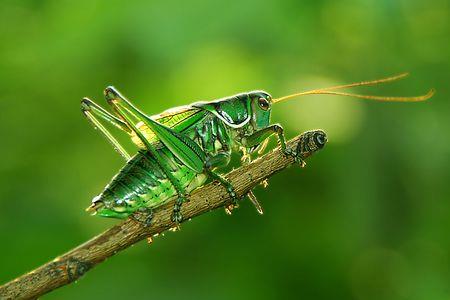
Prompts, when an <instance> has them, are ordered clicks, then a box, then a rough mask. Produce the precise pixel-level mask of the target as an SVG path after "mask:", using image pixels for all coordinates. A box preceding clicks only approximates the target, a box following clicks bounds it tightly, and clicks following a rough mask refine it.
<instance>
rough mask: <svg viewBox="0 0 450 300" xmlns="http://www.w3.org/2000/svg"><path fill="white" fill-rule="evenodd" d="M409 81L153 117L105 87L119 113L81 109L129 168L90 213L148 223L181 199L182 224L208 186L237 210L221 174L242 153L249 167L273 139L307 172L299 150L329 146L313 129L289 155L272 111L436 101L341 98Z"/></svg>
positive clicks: (264, 96)
mask: <svg viewBox="0 0 450 300" xmlns="http://www.w3.org/2000/svg"><path fill="white" fill-rule="evenodd" d="M406 75H407V74H400V75H397V76H393V77H388V78H384V79H379V80H373V81H364V82H358V83H353V84H347V85H340V86H334V87H329V88H323V89H316V90H311V91H307V92H302V93H297V94H292V95H289V96H285V97H281V98H278V99H273V98H272V96H271V95H270V94H268V93H266V92H264V91H252V92H247V93H241V94H237V95H234V96H230V97H226V98H222V99H219V100H214V101H209V102H196V103H193V104H190V105H187V106H182V107H177V108H173V109H170V110H168V111H166V112H163V113H162V114H159V115H154V116H148V115H146V114H144V113H143V112H142V111H140V110H139V109H138V108H136V107H135V106H134V105H133V104H132V103H131V102H130V101H128V100H127V99H126V98H125V97H123V96H122V95H121V94H120V93H119V92H118V91H117V90H116V89H115V88H113V87H108V88H106V89H105V92H104V94H105V98H106V100H107V102H108V104H109V105H110V106H111V107H112V110H113V112H114V114H111V113H109V112H108V111H106V110H105V109H103V108H101V107H100V106H99V105H97V104H95V103H94V102H92V101H91V100H89V99H88V98H84V99H83V100H82V102H81V108H82V111H83V113H84V115H85V116H86V117H87V118H88V119H89V121H90V122H91V123H92V124H93V125H94V127H95V128H97V129H99V130H100V132H101V133H102V134H103V135H104V136H105V137H106V138H107V140H108V141H109V142H110V143H111V144H112V145H113V146H114V148H115V149H116V151H117V152H118V153H119V154H120V155H121V156H122V157H123V158H124V159H125V160H126V161H127V162H126V164H125V166H124V167H123V168H122V169H121V170H120V172H119V173H118V174H117V175H116V176H115V177H114V178H113V179H112V181H111V182H110V183H109V184H108V185H107V186H106V187H105V189H104V190H103V192H102V193H101V194H100V195H98V196H96V197H94V199H93V200H92V205H91V206H90V207H88V209H87V210H88V211H90V212H92V213H93V214H97V215H100V216H103V217H113V218H122V219H123V218H127V217H129V216H130V215H132V216H133V217H135V216H139V215H144V216H145V217H144V219H143V220H142V219H141V220H140V221H143V222H145V223H146V224H149V223H150V222H151V212H152V210H153V209H155V208H156V207H159V206H161V205H163V204H164V203H166V202H167V201H168V200H169V199H170V198H171V197H174V196H176V197H177V200H176V203H175V205H174V208H173V214H172V221H173V222H175V223H177V224H178V223H179V222H181V221H182V215H181V205H182V204H183V202H185V201H186V200H187V199H188V197H189V193H190V192H191V191H192V190H194V189H196V188H198V187H200V186H202V185H203V184H204V183H205V182H206V181H207V180H208V179H210V180H217V181H218V182H219V183H220V184H222V185H223V186H224V187H225V188H226V189H227V191H228V193H229V194H230V196H231V198H232V199H233V203H232V207H233V206H236V205H237V200H238V198H239V196H238V195H237V194H236V193H235V191H234V188H233V186H232V185H231V184H230V183H229V182H228V181H227V179H226V178H225V177H223V176H222V175H221V174H220V173H219V172H218V170H217V169H218V168H219V167H224V166H227V165H228V164H229V162H230V157H231V154H232V153H235V152H242V154H243V160H248V159H249V157H250V154H251V153H254V152H257V153H258V154H261V153H262V152H263V151H264V148H265V147H266V145H267V141H268V139H269V137H271V136H273V135H276V137H277V138H278V142H279V144H280V146H281V149H282V151H283V152H284V154H285V155H286V156H293V157H294V158H295V159H296V160H298V161H299V162H300V163H301V164H302V165H304V162H303V161H302V160H301V155H300V151H304V152H305V151H306V152H307V151H310V152H315V151H317V150H319V149H320V148H322V147H323V145H324V144H325V143H326V135H325V133H324V132H323V131H321V130H315V131H311V132H309V134H308V135H307V137H306V138H307V139H308V140H307V141H306V142H305V143H304V144H305V145H307V147H306V148H304V149H299V148H297V149H289V148H287V147H286V140H285V136H284V131H283V127H282V126H281V125H279V124H272V125H271V124H270V116H271V110H272V105H273V104H275V103H278V102H281V101H284V100H288V99H291V98H294V97H298V96H304V95H312V94H316V95H317V94H329V95H341V96H351V97H356V98H361V99H370V100H378V101H402V102H414V101H424V100H427V99H429V98H430V97H431V96H432V94H433V91H430V92H429V93H428V94H426V95H423V96H418V97H383V96H372V95H361V94H352V93H347V92H340V91H337V90H341V89H344V88H352V87H356V86H369V85H375V84H380V83H386V82H391V81H395V80H398V79H401V78H403V77H405V76H406ZM103 123H108V124H110V125H112V126H114V127H117V128H118V129H120V130H122V131H123V132H125V133H127V134H128V135H130V137H131V139H132V141H133V142H134V143H135V144H136V145H137V147H138V148H139V151H138V152H137V154H135V155H134V156H132V157H131V156H130V155H129V154H128V153H127V152H126V150H125V149H124V148H123V147H122V146H121V145H120V143H119V142H118V141H117V139H116V138H115V137H114V136H113V135H112V134H111V133H110V132H109V130H108V129H107V128H106V127H105V126H104V125H103ZM248 196H249V198H250V200H252V202H253V203H254V204H255V206H256V207H257V209H258V211H259V212H262V209H261V206H260V205H259V203H258V202H257V200H256V198H255V196H254V194H253V193H252V192H250V193H249V195H248Z"/></svg>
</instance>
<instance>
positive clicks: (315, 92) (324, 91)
mask: <svg viewBox="0 0 450 300" xmlns="http://www.w3.org/2000/svg"><path fill="white" fill-rule="evenodd" d="M408 75H409V73H402V74H399V75H395V76H391V77H387V78H382V79H377V80H371V81H361V82H356V83H351V84H344V85H337V86H332V87H328V88H323V89H316V90H311V91H306V92H301V93H296V94H292V95H288V96H284V97H281V98H277V99H273V100H272V103H278V102H281V101H284V100H288V99H291V98H294V97H299V96H306V95H339V96H348V97H355V98H359V99H368V100H375V101H385V102H419V101H425V100H428V99H430V98H431V97H432V96H433V95H434V93H435V91H434V89H431V90H430V91H428V93H426V94H425V95H421V96H415V97H390V96H374V95H360V94H352V93H345V92H335V90H339V89H344V88H351V87H356V86H371V85H377V84H381V83H387V82H393V81H396V80H400V79H403V78H405V77H406V76H408Z"/></svg>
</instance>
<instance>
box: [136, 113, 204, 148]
mask: <svg viewBox="0 0 450 300" xmlns="http://www.w3.org/2000/svg"><path fill="white" fill-rule="evenodd" d="M203 117H204V111H203V110H201V109H198V108H195V107H190V106H180V107H175V108H172V109H170V110H167V111H164V112H162V113H160V114H158V115H154V116H151V117H150V119H152V120H154V121H157V122H158V123H159V124H162V125H164V126H166V127H168V128H172V129H173V130H174V131H176V132H182V131H183V130H184V129H186V128H188V127H190V126H192V125H193V124H195V123H197V122H198V121H199V120H201V119H202V118H203ZM136 127H137V128H138V129H139V130H141V132H142V133H143V134H144V135H145V137H146V138H147V140H149V141H150V142H151V143H156V142H158V141H159V139H158V137H157V136H156V134H155V132H154V131H153V130H151V129H150V128H148V126H147V125H145V124H144V122H142V121H141V122H139V123H137V124H136ZM131 140H132V141H133V143H135V144H136V145H137V146H138V147H139V148H143V149H144V148H145V145H144V144H143V143H142V141H141V140H140V139H139V138H138V137H137V136H136V134H135V133H134V132H133V133H132V134H131Z"/></svg>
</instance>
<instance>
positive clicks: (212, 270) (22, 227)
mask: <svg viewBox="0 0 450 300" xmlns="http://www.w3.org/2000/svg"><path fill="white" fill-rule="evenodd" d="M0 7H1V9H0V38H1V46H0V120H1V126H0V138H1V142H0V143H1V147H0V159H1V163H0V206H1V209H0V240H1V247H0V282H6V281H8V280H10V279H12V278H14V277H16V276H18V275H20V274H22V273H24V272H26V271H28V270H31V269H32V268H34V267H37V266H38V265H40V264H42V263H44V262H46V261H48V260H50V259H52V258H53V257H55V256H56V255H58V254H61V253H62V252H64V251H66V250H68V249H70V248H71V247H73V246H75V245H77V244H79V243H81V242H83V241H85V240H87V239H88V238H90V237H92V236H94V235H95V234H97V233H99V232H101V231H102V230H104V229H106V228H108V227H109V226H111V225H112V224H115V223H117V221H116V220H112V219H102V218H98V217H91V216H89V215H88V214H86V213H85V212H84V208H85V207H86V206H88V205H89V203H90V199H91V198H92V196H94V195H96V194H97V193H99V192H100V191H101V189H102V188H103V186H104V185H105V184H106V183H107V182H108V181H109V180H110V179H111V177H112V176H113V175H114V174H115V173H116V172H117V171H118V169H119V168H120V167H121V166H122V164H123V162H122V159H121V158H120V157H119V155H118V154H117V153H115V152H114V151H113V150H112V148H111V147H110V145H109V144H108V143H107V142H106V141H105V140H104V139H103V138H102V137H101V136H100V135H99V133H98V132H95V131H94V130H93V129H92V128H91V126H90V124H88V122H87V121H86V120H85V119H84V118H83V116H82V115H81V113H80V110H79V101H80V99H81V97H83V96H90V97H92V98H93V99H95V100H96V101H97V102H99V103H101V104H104V101H103V99H102V98H103V97H102V90H103V88H104V87H105V86H107V85H109V84H113V85H115V86H116V87H118V88H119V89H120V90H121V91H122V92H123V93H124V94H125V95H127V96H128V97H129V98H130V99H132V100H133V101H134V102H135V103H136V104H137V105H138V106H139V107H141V108H142V109H143V110H144V111H146V112H148V113H149V114H155V113H158V112H161V111H162V110H164V109H167V108H170V107H173V106H178V105H183V104H188V103H190V102H193V101H197V100H208V99H214V98H219V97H223V96H227V95H231V94H234V93H238V92H241V91H248V90H253V89H264V90H267V91H269V92H271V93H272V94H273V95H274V96H282V95H285V94H287V93H291V92H296V91H303V90H306V89H313V88H319V87H325V86H329V85H334V84H341V83H349V82H354V81H360V80H368V79H375V78H379V77H383V76H387V75H393V74H396V73H400V72H403V71H410V72H412V76H411V77H410V78H408V79H407V80H404V81H401V82H398V83H394V84H389V85H386V86H379V87H372V88H360V89H356V91H357V92H359V93H372V94H373V93H376V94H382V95H416V94H422V93H425V92H426V91H427V90H428V89H429V88H431V87H434V88H436V89H437V94H436V96H435V97H434V98H433V99H432V100H431V101H429V102H426V103H414V104H401V103H375V102H367V101H361V100H355V99H349V98H340V97H332V96H311V97H304V98H303V99H297V100H293V101H291V102H286V103H283V104H280V105H278V106H277V107H274V113H273V122H278V123H281V124H283V125H284V126H285V128H286V130H287V135H288V136H290V137H292V136H294V135H296V134H298V133H299V132H302V131H304V130H308V129H313V128H322V129H324V130H326V131H327V133H328V135H329V144H328V145H327V147H326V149H324V150H323V151H322V152H320V153H318V154H317V155H315V156H314V157H313V158H311V159H310V160H309V162H308V167H307V168H306V169H303V170H301V169H299V168H296V167H292V168H290V169H288V170H286V171H284V172H282V173H280V174H278V175H276V176H275V177H273V178H272V179H271V180H270V185H269V188H267V189H262V188H257V190H256V195H257V196H258V198H259V199H260V201H261V202H262V204H263V206H264V208H265V212H266V213H265V215H264V216H262V217H261V216H259V215H258V214H257V213H256V212H255V209H254V208H253V207H252V206H251V205H250V204H249V203H247V202H245V203H243V204H242V205H241V208H240V209H239V210H237V211H235V213H234V214H233V216H231V217H230V216H226V215H225V213H224V211H223V210H218V211H215V212H212V213H209V214H206V215H203V216H201V217H199V218H196V219H194V220H192V222H189V223H188V224H186V225H184V226H183V228H182V230H181V231H180V232H177V233H168V234H166V235H165V236H164V237H162V238H158V239H157V240H156V241H155V242H154V244H153V245H152V246H151V247H149V246H148V245H147V244H146V243H144V242H142V243H139V244H137V245H135V246H133V247H131V248H130V249H128V250H126V251H124V252H122V253H120V254H119V255H117V256H115V257H113V258H111V259H109V260H108V261H107V262H105V263H103V264H101V265H100V266H98V267H97V268H95V269H94V270H92V271H91V272H89V273H88V274H87V275H86V276H85V277H84V278H82V279H80V280H79V281H78V282H77V283H76V284H73V285H70V286H67V287H64V288H61V289H59V290H56V291H54V292H53V293H51V294H49V295H46V296H44V297H43V299H120V298H134V299H139V298H141V299H146V298H149V299H181V298H185V299H261V300H262V299H280V298H283V299H294V298H295V299H427V300H430V299H450V288H449V285H450V261H449V259H450V234H449V226H450V197H449V195H450V185H449V180H450V172H449V168H450V161H449V153H450V140H449V135H448V132H449V131H450V115H449V113H450V101H449V99H448V97H449V95H450V94H449V84H448V80H449V79H450V73H449V66H450V56H449V53H450V51H449V50H450V49H449V48H450V47H449V46H450V41H449V37H450V24H449V22H450V21H449V14H450V6H449V2H448V1H446V0H381V1H380V0H342V1H341V0H340V1H335V0H321V1H295V0H283V1H280V0H270V1H222V2H214V1H206V0H192V1H172V0H169V1H92V0H79V1H17V0H15V1H12V0H3V1H1V4H0ZM118 134H119V135H120V133H118ZM121 140H122V141H123V142H124V143H125V145H126V146H127V148H128V149H130V151H134V150H133V149H134V148H133V146H132V145H131V143H130V142H129V141H128V138H127V137H122V139H121Z"/></svg>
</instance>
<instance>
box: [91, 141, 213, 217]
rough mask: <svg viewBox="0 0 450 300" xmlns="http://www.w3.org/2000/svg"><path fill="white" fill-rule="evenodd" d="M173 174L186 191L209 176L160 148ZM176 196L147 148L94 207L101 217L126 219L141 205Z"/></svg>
mask: <svg viewBox="0 0 450 300" xmlns="http://www.w3.org/2000/svg"><path fill="white" fill-rule="evenodd" d="M158 152H159V153H160V155H162V156H163V158H164V160H165V162H166V163H167V164H168V165H169V166H170V167H171V171H172V174H173V175H174V177H175V178H176V179H177V180H178V181H179V182H180V184H181V185H182V186H183V187H185V188H186V189H187V190H189V191H191V190H193V189H194V188H196V187H198V186H200V185H202V184H203V183H204V182H205V181H206V176H205V175H203V174H196V173H195V172H193V171H192V170H190V169H188V168H187V167H186V166H184V165H182V164H181V163H180V162H179V161H178V160H177V159H176V158H175V157H174V156H173V155H172V154H171V153H170V151H168V150H167V149H166V148H162V149H160V150H158ZM175 195H176V191H175V188H174V187H173V186H172V185H171V183H170V182H169V180H168V179H167V177H166V176H165V174H164V173H163V172H162V171H161V168H160V167H159V165H158V164H157V162H156V160H155V158H154V157H153V156H152V155H151V154H150V153H149V152H148V151H140V152H139V153H138V154H136V155H135V156H134V157H133V158H132V159H131V160H130V161H129V162H128V163H127V164H126V165H125V166H124V167H123V168H122V169H121V170H120V172H119V173H118V174H117V175H116V176H115V177H114V178H113V180H112V181H111V183H110V184H108V185H107V186H106V188H105V190H104V191H103V192H102V193H101V194H100V195H99V196H97V197H95V198H94V199H93V201H92V202H93V203H92V206H91V207H90V209H91V210H94V211H96V213H97V214H98V215H100V216H104V217H114V218H126V217H127V216H129V215H130V214H131V213H133V212H134V211H136V210H137V209H138V208H140V207H146V208H154V207H157V206H160V205H162V204H164V203H165V202H166V201H167V200H168V199H170V198H171V197H172V196H175Z"/></svg>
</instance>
